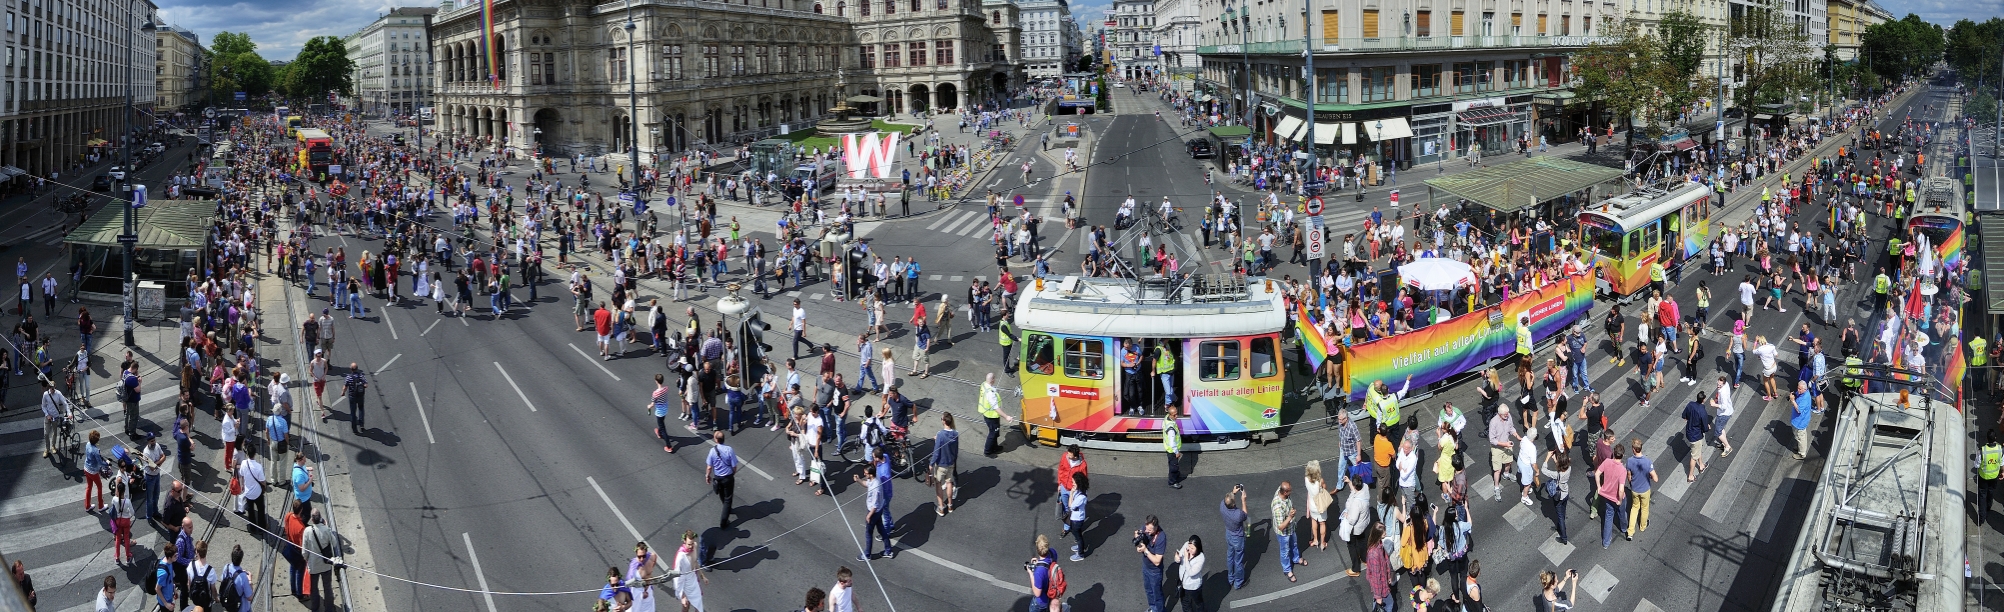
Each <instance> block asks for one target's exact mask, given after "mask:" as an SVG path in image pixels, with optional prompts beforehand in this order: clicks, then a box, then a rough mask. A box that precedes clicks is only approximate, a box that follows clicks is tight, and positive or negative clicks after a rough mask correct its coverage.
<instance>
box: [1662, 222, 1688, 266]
mask: <svg viewBox="0 0 2004 612" xmlns="http://www.w3.org/2000/svg"><path fill="white" fill-rule="evenodd" d="M1683 259H1684V223H1683V215H1682V214H1681V213H1679V212H1674V211H1673V212H1671V213H1670V214H1668V215H1664V216H1663V267H1665V268H1668V267H1671V264H1673V263H1676V262H1678V261H1682V260H1683Z"/></svg>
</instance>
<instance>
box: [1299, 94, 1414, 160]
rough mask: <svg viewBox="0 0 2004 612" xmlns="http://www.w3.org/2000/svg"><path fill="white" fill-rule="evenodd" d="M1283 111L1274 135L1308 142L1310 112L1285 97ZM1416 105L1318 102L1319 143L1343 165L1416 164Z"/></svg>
mask: <svg viewBox="0 0 2004 612" xmlns="http://www.w3.org/2000/svg"><path fill="white" fill-rule="evenodd" d="M1281 102H1282V111H1281V113H1280V115H1279V116H1278V117H1277V119H1276V120H1277V121H1278V123H1277V124H1276V125H1275V129H1274V136H1275V138H1277V139H1284V140H1286V141H1288V142H1296V143H1299V142H1305V141H1306V140H1307V139H1308V124H1309V120H1308V119H1307V113H1306V111H1305V110H1304V109H1303V107H1302V106H1301V103H1300V101H1298V100H1293V99H1289V98H1282V99H1281ZM1411 112H1412V105H1410V104H1406V103H1402V102H1395V103H1389V104H1317V105H1315V119H1314V125H1315V144H1316V148H1317V149H1318V150H1320V151H1322V152H1323V155H1324V156H1325V157H1326V158H1328V159H1330V160H1331V161H1333V162H1334V163H1336V164H1339V165H1346V166H1347V165H1352V164H1354V163H1356V161H1358V160H1362V161H1365V162H1371V163H1376V162H1379V161H1385V162H1387V163H1393V164H1398V166H1399V167H1401V168H1403V167H1407V166H1410V165H1411V164H1412V159H1413V156H1412V144H1411V143H1412V140H1413V128H1412V123H1411V121H1410V113H1411Z"/></svg>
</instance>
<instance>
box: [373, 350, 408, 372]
mask: <svg viewBox="0 0 2004 612" xmlns="http://www.w3.org/2000/svg"><path fill="white" fill-rule="evenodd" d="M403 358H404V354H403V353H397V355H396V356H395V357H391V358H390V360H389V361H385V362H383V367H380V368H376V373H377V374H381V373H383V370H388V369H390V364H392V363H396V362H397V360H398V359H403Z"/></svg>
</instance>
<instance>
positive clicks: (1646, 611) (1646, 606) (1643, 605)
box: [1635, 598, 1663, 612]
mask: <svg viewBox="0 0 2004 612" xmlns="http://www.w3.org/2000/svg"><path fill="white" fill-rule="evenodd" d="M1635 612H1663V608H1659V607H1657V606H1656V604H1653V603H1650V602H1649V599H1648V598H1644V599H1643V600H1642V601H1638V602H1635Z"/></svg>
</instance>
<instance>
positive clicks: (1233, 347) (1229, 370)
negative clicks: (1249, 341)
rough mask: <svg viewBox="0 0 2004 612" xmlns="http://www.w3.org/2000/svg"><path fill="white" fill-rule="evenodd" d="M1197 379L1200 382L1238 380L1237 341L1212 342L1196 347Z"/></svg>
mask: <svg viewBox="0 0 2004 612" xmlns="http://www.w3.org/2000/svg"><path fill="white" fill-rule="evenodd" d="M1197 360H1198V363H1197V367H1198V370H1197V372H1198V373H1197V377H1198V378H1200V379H1202V380H1238V379H1239V341H1237V340H1213V341H1210V342H1205V343H1202V344H1198V345H1197Z"/></svg>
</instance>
